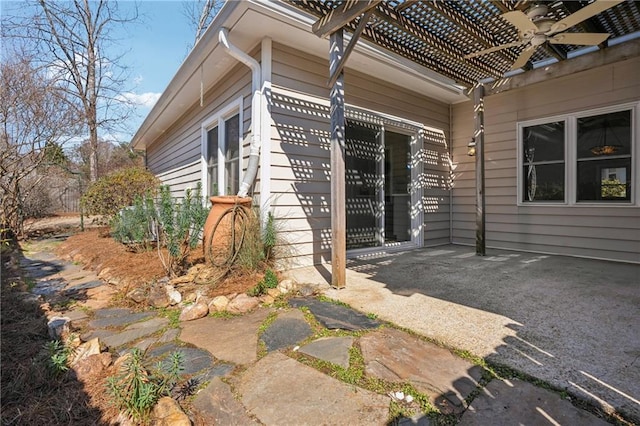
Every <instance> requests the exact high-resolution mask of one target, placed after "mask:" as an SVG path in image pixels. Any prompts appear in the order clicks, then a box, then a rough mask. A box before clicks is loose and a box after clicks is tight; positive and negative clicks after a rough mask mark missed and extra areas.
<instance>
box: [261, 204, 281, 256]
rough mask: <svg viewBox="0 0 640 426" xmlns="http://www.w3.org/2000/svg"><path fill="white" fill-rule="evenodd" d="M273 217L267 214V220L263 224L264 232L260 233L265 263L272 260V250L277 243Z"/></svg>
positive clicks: (269, 213)
mask: <svg viewBox="0 0 640 426" xmlns="http://www.w3.org/2000/svg"><path fill="white" fill-rule="evenodd" d="M275 223H276V222H275V216H274V215H273V213H271V212H268V213H267V220H266V221H265V224H264V231H263V232H262V242H263V244H264V257H265V259H266V261H267V262H271V261H272V260H273V248H274V247H275V245H276V243H277V242H278V234H277V230H276V225H275Z"/></svg>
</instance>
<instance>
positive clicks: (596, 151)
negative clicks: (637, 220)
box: [518, 105, 638, 205]
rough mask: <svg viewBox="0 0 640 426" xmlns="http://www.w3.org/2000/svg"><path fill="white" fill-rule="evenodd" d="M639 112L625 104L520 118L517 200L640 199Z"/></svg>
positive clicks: (605, 201)
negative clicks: (639, 164)
mask: <svg viewBox="0 0 640 426" xmlns="http://www.w3.org/2000/svg"><path fill="white" fill-rule="evenodd" d="M637 114H638V111H637V106H636V105H626V106H620V107H615V108H606V109H601V110H596V111H588V112H584V113H576V114H568V115H565V116H562V117H553V118H550V119H542V120H535V121H529V122H524V123H519V124H518V145H519V149H518V164H519V165H518V182H519V191H518V204H520V205H528V204H536V203H540V204H548V203H551V204H553V203H556V204H569V205H573V204H583V203H598V204H615V203H618V204H625V203H626V204H631V203H633V202H634V200H635V201H637V199H636V198H635V197H638V195H637V193H636V194H635V197H634V191H637V189H636V188H635V185H634V184H633V183H634V180H636V177H635V176H636V174H637V173H638V170H635V169H634V164H637V159H636V158H635V156H636V155H638V154H637V153H634V150H635V149H637V148H635V144H636V143H637V141H635V138H636V136H635V135H636V134H637V133H636V132H637V131H638V129H636V128H635V126H636V125H637V124H634V123H637V120H638V118H637ZM634 117H635V118H634ZM634 159H635V163H634Z"/></svg>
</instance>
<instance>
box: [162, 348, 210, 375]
mask: <svg viewBox="0 0 640 426" xmlns="http://www.w3.org/2000/svg"><path fill="white" fill-rule="evenodd" d="M177 351H178V352H180V353H182V357H183V360H184V369H183V370H182V374H187V375H191V374H195V373H198V372H200V371H202V370H205V369H209V368H211V367H213V363H214V362H215V359H214V358H213V356H212V355H211V354H210V353H209V352H208V351H206V350H204V349H200V348H179V349H177ZM164 362H165V363H167V362H168V361H167V360H166V359H165V361H164ZM167 366H168V365H167Z"/></svg>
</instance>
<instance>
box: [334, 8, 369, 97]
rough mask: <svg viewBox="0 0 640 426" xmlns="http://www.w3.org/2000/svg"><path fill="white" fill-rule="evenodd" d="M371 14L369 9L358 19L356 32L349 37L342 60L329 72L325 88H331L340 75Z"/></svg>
mask: <svg viewBox="0 0 640 426" xmlns="http://www.w3.org/2000/svg"><path fill="white" fill-rule="evenodd" d="M371 14H373V10H371V9H369V10H367V11H366V12H365V13H364V15H362V17H361V18H360V22H358V26H357V27H356V30H355V32H354V33H353V36H352V37H351V40H350V41H349V44H348V45H347V48H346V49H345V50H344V54H343V55H342V58H340V62H338V64H337V65H336V67H335V68H334V69H333V70H332V71H331V74H330V75H329V82H328V83H327V86H329V87H333V85H334V84H335V83H336V80H337V79H338V76H339V75H340V74H341V73H342V70H343V69H344V65H345V64H346V63H347V59H348V58H349V55H351V52H352V51H353V49H354V48H355V47H356V44H357V43H358V39H359V38H360V34H362V31H364V28H365V27H366V26H367V22H369V18H370V17H371Z"/></svg>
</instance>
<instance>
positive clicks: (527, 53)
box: [511, 45, 537, 71]
mask: <svg viewBox="0 0 640 426" xmlns="http://www.w3.org/2000/svg"><path fill="white" fill-rule="evenodd" d="M536 47H537V46H533V45H532V46H529V47H527V48H526V49H524V50H523V51H522V52H521V53H520V56H518V59H516V61H515V62H514V64H513V66H511V71H513V70H517V69H518V68H522V67H524V66H525V65H526V64H527V62H528V61H529V59H530V58H531V57H532V56H533V54H534V53H535V51H536Z"/></svg>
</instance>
